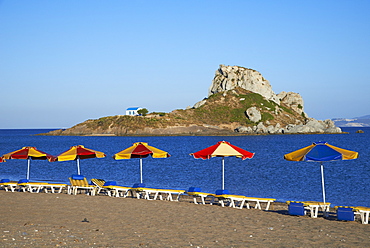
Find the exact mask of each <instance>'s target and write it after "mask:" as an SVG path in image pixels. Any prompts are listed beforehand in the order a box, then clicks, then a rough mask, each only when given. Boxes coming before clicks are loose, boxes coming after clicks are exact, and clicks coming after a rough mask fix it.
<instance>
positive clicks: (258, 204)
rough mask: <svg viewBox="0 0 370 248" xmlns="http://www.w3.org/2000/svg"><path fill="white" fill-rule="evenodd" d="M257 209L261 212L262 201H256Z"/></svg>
mask: <svg viewBox="0 0 370 248" xmlns="http://www.w3.org/2000/svg"><path fill="white" fill-rule="evenodd" d="M254 208H255V209H259V210H261V204H260V201H258V200H257V201H256V206H254Z"/></svg>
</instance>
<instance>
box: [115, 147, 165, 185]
mask: <svg viewBox="0 0 370 248" xmlns="http://www.w3.org/2000/svg"><path fill="white" fill-rule="evenodd" d="M149 155H151V156H152V157H153V158H168V157H170V156H171V155H170V154H169V153H168V152H165V151H162V150H160V149H158V148H155V147H153V146H150V145H148V143H145V142H137V143H134V144H133V145H132V146H130V147H129V148H127V149H125V150H122V151H120V152H118V153H116V154H114V156H113V158H114V159H116V160H119V159H131V158H140V183H143V161H142V159H143V158H146V157H148V156H149Z"/></svg>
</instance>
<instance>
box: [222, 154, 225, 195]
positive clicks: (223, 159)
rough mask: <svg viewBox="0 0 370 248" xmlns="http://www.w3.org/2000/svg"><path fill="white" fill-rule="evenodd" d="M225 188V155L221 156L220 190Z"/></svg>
mask: <svg viewBox="0 0 370 248" xmlns="http://www.w3.org/2000/svg"><path fill="white" fill-rule="evenodd" d="M224 189H225V157H222V190H224Z"/></svg>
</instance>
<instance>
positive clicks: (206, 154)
mask: <svg viewBox="0 0 370 248" xmlns="http://www.w3.org/2000/svg"><path fill="white" fill-rule="evenodd" d="M190 155H192V156H193V157H194V158H201V159H210V158H214V157H222V189H223V190H224V188H225V172H224V171H225V161H224V160H225V157H237V158H241V159H242V160H245V159H247V158H253V156H254V153H252V152H248V151H247V150H244V149H242V148H240V147H237V146H234V145H232V144H230V143H229V142H227V141H219V142H218V143H217V144H216V145H213V146H210V147H207V148H205V149H203V150H200V151H198V152H195V153H190Z"/></svg>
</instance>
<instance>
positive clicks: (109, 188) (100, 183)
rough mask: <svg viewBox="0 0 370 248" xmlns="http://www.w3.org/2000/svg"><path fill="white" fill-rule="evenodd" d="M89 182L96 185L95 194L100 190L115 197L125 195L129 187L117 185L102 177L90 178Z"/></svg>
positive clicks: (128, 191)
mask: <svg viewBox="0 0 370 248" xmlns="http://www.w3.org/2000/svg"><path fill="white" fill-rule="evenodd" d="M91 182H93V183H94V184H95V185H96V186H97V194H99V193H100V192H102V191H103V192H106V193H107V194H108V196H115V197H123V198H125V197H127V196H128V194H129V193H130V190H131V187H125V186H120V185H117V184H116V182H114V181H108V182H106V181H105V180H103V179H96V178H93V179H91Z"/></svg>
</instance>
